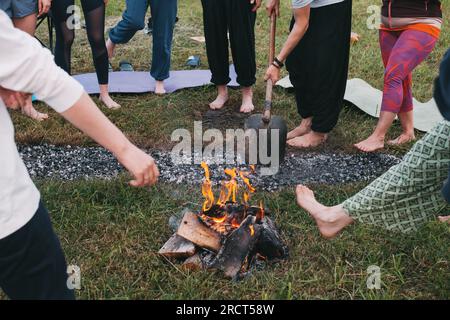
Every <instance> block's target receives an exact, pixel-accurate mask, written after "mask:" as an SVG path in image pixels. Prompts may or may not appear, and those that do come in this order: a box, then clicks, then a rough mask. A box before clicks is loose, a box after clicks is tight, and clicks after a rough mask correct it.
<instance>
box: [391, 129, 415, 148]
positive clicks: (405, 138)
mask: <svg viewBox="0 0 450 320" xmlns="http://www.w3.org/2000/svg"><path fill="white" fill-rule="evenodd" d="M414 140H416V136H415V135H414V132H413V133H402V134H401V135H399V136H398V137H397V138H395V139H394V140H389V141H388V144H389V145H391V146H399V145H402V144H405V143H408V142H411V141H414Z"/></svg>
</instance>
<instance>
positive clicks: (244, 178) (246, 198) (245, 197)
mask: <svg viewBox="0 0 450 320" xmlns="http://www.w3.org/2000/svg"><path fill="white" fill-rule="evenodd" d="M249 175H250V173H249V172H247V171H239V176H240V177H241V179H242V181H243V182H244V184H245V185H246V186H247V189H248V192H247V191H245V192H244V193H243V201H244V203H245V204H247V203H248V201H249V200H250V194H252V193H253V192H255V191H256V189H255V188H254V187H253V186H252V185H251V184H250V179H249V178H248V176H249Z"/></svg>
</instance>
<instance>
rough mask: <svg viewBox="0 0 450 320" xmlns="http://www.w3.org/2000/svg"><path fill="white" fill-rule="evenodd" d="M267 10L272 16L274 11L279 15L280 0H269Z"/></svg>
mask: <svg viewBox="0 0 450 320" xmlns="http://www.w3.org/2000/svg"><path fill="white" fill-rule="evenodd" d="M266 11H267V15H268V16H269V17H270V16H271V15H272V13H273V12H275V14H276V15H277V17H279V16H280V0H267V3H266Z"/></svg>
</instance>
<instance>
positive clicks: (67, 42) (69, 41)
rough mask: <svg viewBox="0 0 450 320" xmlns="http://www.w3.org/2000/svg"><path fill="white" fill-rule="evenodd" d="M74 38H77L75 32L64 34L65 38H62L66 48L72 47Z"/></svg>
mask: <svg viewBox="0 0 450 320" xmlns="http://www.w3.org/2000/svg"><path fill="white" fill-rule="evenodd" d="M74 40H75V35H73V34H72V35H67V36H64V38H63V39H62V43H63V45H64V47H65V48H71V47H72V45H73V42H74Z"/></svg>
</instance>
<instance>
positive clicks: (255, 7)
mask: <svg viewBox="0 0 450 320" xmlns="http://www.w3.org/2000/svg"><path fill="white" fill-rule="evenodd" d="M261 2H262V0H250V4H253V9H252V11H253V12H256V11H258V9H259V8H260V7H261Z"/></svg>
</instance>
